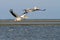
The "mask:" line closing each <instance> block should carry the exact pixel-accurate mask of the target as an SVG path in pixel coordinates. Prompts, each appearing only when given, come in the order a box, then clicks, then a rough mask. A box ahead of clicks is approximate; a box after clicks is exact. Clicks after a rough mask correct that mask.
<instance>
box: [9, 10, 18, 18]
mask: <svg viewBox="0 0 60 40" xmlns="http://www.w3.org/2000/svg"><path fill="white" fill-rule="evenodd" d="M9 12H10V13H11V14H12V15H13V16H14V17H18V16H17V15H16V14H15V13H14V12H13V9H10V10H9Z"/></svg>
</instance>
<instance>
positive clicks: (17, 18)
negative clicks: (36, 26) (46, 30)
mask: <svg viewBox="0 0 60 40" xmlns="http://www.w3.org/2000/svg"><path fill="white" fill-rule="evenodd" d="M9 12H10V13H11V14H12V15H13V16H14V17H15V18H16V19H15V20H14V21H21V20H22V19H26V18H28V17H27V16H26V14H23V15H21V16H19V15H17V14H16V13H14V12H13V9H10V10H9Z"/></svg>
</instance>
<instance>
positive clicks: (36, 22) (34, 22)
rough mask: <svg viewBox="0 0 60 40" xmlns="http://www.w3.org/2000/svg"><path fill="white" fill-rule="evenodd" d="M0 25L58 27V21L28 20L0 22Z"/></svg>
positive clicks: (59, 21) (59, 23)
mask: <svg viewBox="0 0 60 40" xmlns="http://www.w3.org/2000/svg"><path fill="white" fill-rule="evenodd" d="M0 25H60V19H36V20H35V19H29V20H22V21H21V22H15V21H14V20H9V19H5V20H0Z"/></svg>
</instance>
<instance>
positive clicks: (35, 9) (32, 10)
mask: <svg viewBox="0 0 60 40" xmlns="http://www.w3.org/2000/svg"><path fill="white" fill-rule="evenodd" d="M45 10H46V9H43V10H42V9H40V8H38V7H34V8H31V9H24V14H26V13H28V12H34V11H45Z"/></svg>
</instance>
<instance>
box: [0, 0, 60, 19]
mask: <svg viewBox="0 0 60 40" xmlns="http://www.w3.org/2000/svg"><path fill="white" fill-rule="evenodd" d="M34 6H37V7H39V8H41V9H46V11H38V12H37V11H36V12H32V13H30V14H27V15H28V16H29V18H28V19H60V0H0V19H14V17H13V16H12V15H11V14H10V13H9V9H11V8H12V9H13V10H14V11H15V12H16V13H17V14H19V15H22V13H23V9H26V8H33V7H34Z"/></svg>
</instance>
